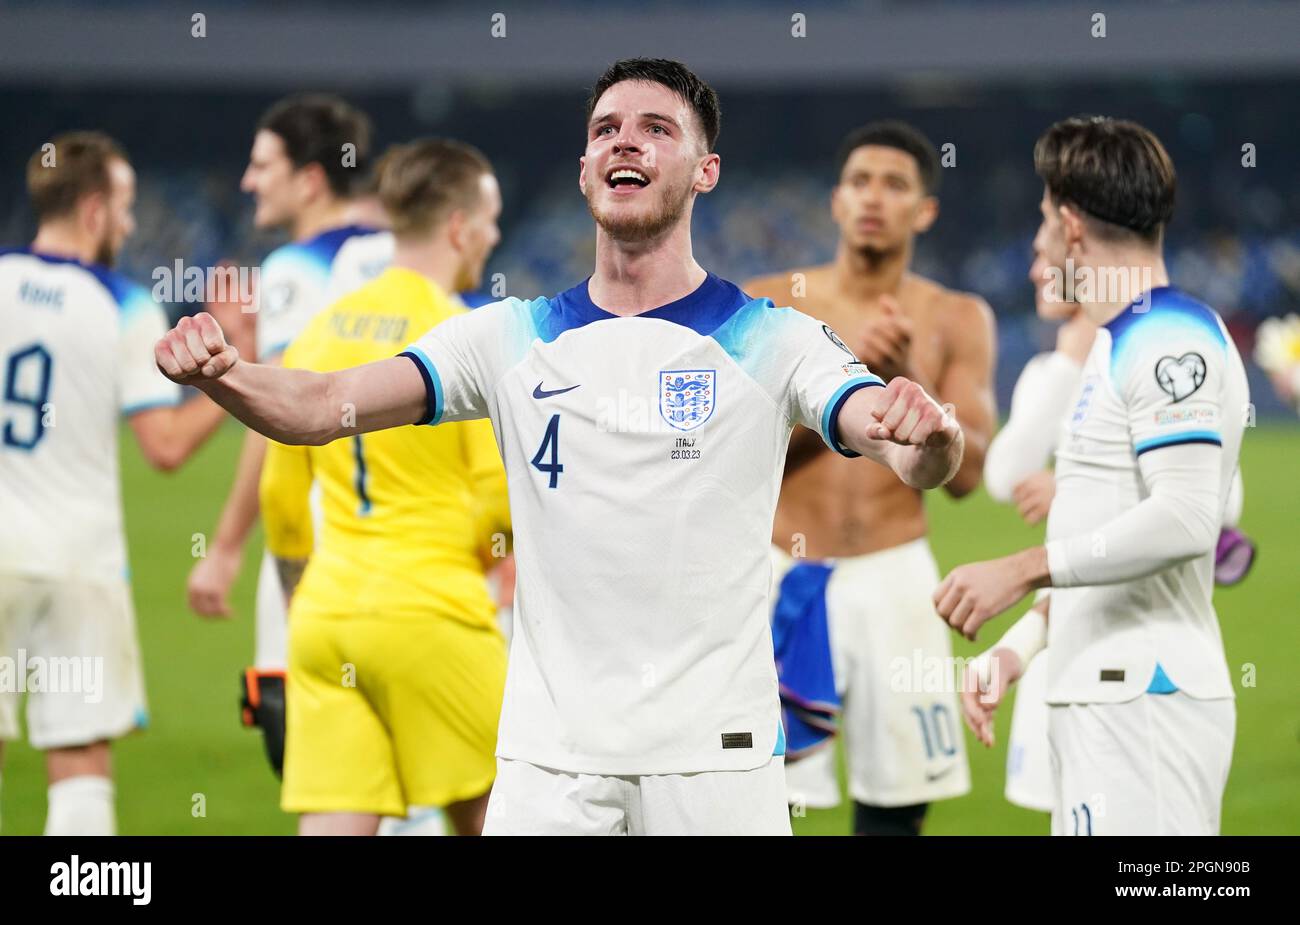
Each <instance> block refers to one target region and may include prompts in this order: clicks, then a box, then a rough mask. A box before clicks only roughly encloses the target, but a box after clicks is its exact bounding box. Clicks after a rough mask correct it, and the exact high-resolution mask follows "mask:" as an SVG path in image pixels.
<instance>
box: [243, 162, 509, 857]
mask: <svg viewBox="0 0 1300 925" xmlns="http://www.w3.org/2000/svg"><path fill="white" fill-rule="evenodd" d="M378 179H379V193H380V197H381V199H382V201H383V205H384V207H385V211H386V212H387V214H388V215H389V216H390V218H391V221H392V224H393V231H394V235H395V239H396V249H395V251H394V254H393V260H392V265H391V266H390V267H389V268H388V269H387V270H385V271H384V272H383V274H382V275H381V276H380V277H379V278H378V279H376V280H374V281H372V282H370V283H368V284H366V285H364V286H363V287H362V288H360V289H358V290H356V291H355V292H353V293H352V294H350V295H348V296H345V297H344V298H343V299H342V300H340V301H338V302H336V303H335V304H334V305H332V306H330V307H329V308H328V309H326V310H325V311H324V312H322V313H321V314H319V315H317V316H316V317H315V318H314V319H312V320H311V321H310V322H309V323H308V325H307V328H306V329H305V330H304V331H303V333H302V334H301V335H299V336H298V337H297V338H296V339H295V340H294V342H293V343H292V345H291V346H290V347H289V349H288V350H286V351H285V354H284V364H285V366H288V367H300V368H307V369H314V370H319V371H329V370H335V369H343V368H347V367H350V366H357V365H360V364H362V363H368V362H371V361H374V360H379V359H387V358H389V357H391V356H393V354H394V353H395V352H397V351H399V350H401V348H402V347H404V346H405V345H406V344H407V343H408V342H409V341H410V340H411V338H412V337H413V335H416V334H419V333H423V332H424V331H427V330H429V329H430V328H432V327H434V326H435V325H437V324H440V323H441V322H443V321H445V320H447V319H448V318H451V317H454V316H455V315H457V314H462V313H464V312H466V311H467V309H466V308H465V307H464V305H462V304H461V303H460V302H459V300H458V299H457V298H456V296H455V293H457V292H459V291H463V290H468V289H473V288H475V287H476V286H477V285H478V284H479V281H480V279H481V278H482V275H483V267H484V265H485V263H486V261H487V258H488V255H489V254H490V253H491V251H492V249H493V247H495V246H496V244H497V241H498V240H499V239H500V234H499V232H498V230H497V220H498V217H499V215H500V212H501V195H500V192H499V189H498V187H497V182H496V179H495V177H494V176H493V174H492V169H491V166H490V165H489V164H488V162H487V160H486V159H485V158H484V157H483V155H482V154H480V153H479V152H478V151H476V150H475V149H473V148H471V147H469V146H468V145H464V144H461V143H458V142H454V141H442V140H425V141H417V142H411V143H410V144H404V145H399V146H397V147H395V148H394V149H393V150H391V151H390V152H389V153H388V154H386V155H385V157H384V158H383V161H382V162H381V164H380V167H379V173H378ZM340 413H341V414H342V413H345V412H343V411H341V412H340ZM313 480H315V482H316V483H317V484H319V486H320V488H321V491H322V495H323V506H324V523H323V529H322V533H321V536H320V538H319V540H318V541H316V542H315V543H313V535H312V526H313V525H312V517H311V513H310V510H309V505H308V494H309V491H310V489H311V485H312V482H313ZM261 495H262V511H263V520H264V523H265V527H266V534H267V548H268V549H269V550H270V552H271V553H272V554H273V555H274V556H275V561H276V564H277V567H278V569H279V574H280V581H281V583H282V584H283V586H284V588H285V590H286V594H289V595H292V601H293V603H292V607H291V613H292V620H291V630H290V635H289V672H288V677H287V691H288V704H289V710H288V737H287V741H286V752H285V767H284V788H283V796H282V806H283V808H284V809H285V811H287V812H294V813H302V814H303V815H302V817H301V819H300V822H299V832H300V833H301V834H304V835H325V834H329V835H344V834H351V835H360V834H365V835H373V834H375V832H376V831H377V828H378V825H379V821H380V817H381V816H383V817H401V816H405V815H406V814H407V808H408V806H426V807H446V811H447V815H448V817H449V818H450V820H451V822H452V824H453V826H454V827H455V830H456V831H457V832H458V833H460V834H474V835H477V834H478V833H479V832H480V831H481V830H482V827H483V814H484V810H485V809H486V806H487V796H488V791H489V789H490V787H491V783H492V779H493V777H494V776H495V773H496V763H495V751H496V731H497V721H498V719H499V716H500V710H501V697H502V692H503V690H504V686H505V670H506V648H505V641H504V639H503V637H502V635H501V631H500V630H499V629H498V627H497V625H496V611H495V607H494V605H493V602H492V599H491V596H490V594H489V593H488V589H487V582H486V579H485V577H484V571H485V567H486V564H487V562H488V561H490V557H489V547H490V545H492V542H493V540H492V538H493V537H494V536H495V537H498V538H499V539H500V538H504V536H505V535H506V533H507V532H508V531H509V528H510V524H509V516H510V515H509V504H508V499H507V496H506V477H505V468H504V466H503V464H502V462H501V455H500V453H499V451H498V450H497V446H496V441H495V438H494V436H493V432H492V425H491V423H490V422H488V421H486V420H480V421H469V422H465V423H461V424H454V425H452V426H450V427H438V428H426V427H415V426H410V427H402V428H397V429H394V430H388V431H383V432H379V433H373V434H366V435H364V436H361V435H357V436H354V437H352V438H351V439H349V440H339V441H335V442H334V443H331V444H328V445H326V446H323V447H315V448H311V449H308V448H306V447H288V446H284V445H281V444H278V443H272V444H270V446H269V448H268V453H267V458H266V464H265V467H264V470H263V473H262V484H261ZM503 551H504V550H501V551H500V552H503ZM308 560H310V561H309V562H308ZM304 566H305V567H306V570H305V572H304ZM299 576H301V582H299ZM295 588H296V590H295ZM344 666H346V667H344ZM349 671H350V672H352V676H351V679H350V680H349V679H348V678H347V677H342V676H341V672H349ZM341 682H342V683H341Z"/></svg>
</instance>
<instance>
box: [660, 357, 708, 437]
mask: <svg viewBox="0 0 1300 925" xmlns="http://www.w3.org/2000/svg"><path fill="white" fill-rule="evenodd" d="M717 380H718V373H717V370H713V369H664V370H660V371H659V413H660V414H662V415H663V418H664V420H665V421H667V422H668V423H669V424H671V425H672V426H673V427H675V428H677V429H678V430H694V429H695V428H697V427H699V426H700V425H701V424H703V423H704V422H705V421H707V420H708V419H709V418H710V417H712V415H713V407H714V404H715V402H716V396H717V385H718V382H717Z"/></svg>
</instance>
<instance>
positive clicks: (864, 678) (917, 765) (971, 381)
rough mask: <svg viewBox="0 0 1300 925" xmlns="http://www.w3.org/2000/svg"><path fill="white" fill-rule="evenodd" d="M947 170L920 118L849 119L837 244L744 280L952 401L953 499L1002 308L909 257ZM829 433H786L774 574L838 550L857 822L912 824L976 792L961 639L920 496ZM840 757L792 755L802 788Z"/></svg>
mask: <svg viewBox="0 0 1300 925" xmlns="http://www.w3.org/2000/svg"><path fill="white" fill-rule="evenodd" d="M940 170H941V168H940V162H939V157H938V154H937V153H936V152H935V150H934V147H933V146H932V145H931V144H930V142H929V141H927V140H926V139H925V137H924V136H923V135H921V134H920V133H919V132H918V131H917V130H915V129H914V128H912V127H911V126H908V125H905V124H902V123H898V122H877V123H873V124H871V125H867V126H865V127H863V128H860V129H857V130H855V131H854V132H852V133H851V134H850V135H849V136H848V137H847V138H846V139H845V141H844V144H843V145H842V147H841V150H840V156H839V174H838V182H837V185H836V186H835V188H834V190H833V191H832V193H831V215H832V217H833V218H834V220H835V222H836V224H837V225H838V226H839V228H840V242H839V247H838V249H837V252H836V255H835V259H834V260H833V261H832V262H831V263H828V264H825V265H823V266H817V267H811V268H806V269H801V270H795V271H791V272H789V273H781V274H776V275H773V276H767V277H763V278H761V279H757V280H752V281H750V282H749V283H748V284H747V285H746V286H745V287H744V288H745V291H746V292H748V293H750V294H751V295H753V296H754V297H760V296H767V297H770V298H771V299H773V300H774V301H775V302H776V303H777V304H779V305H793V306H794V307H795V308H798V309H799V310H800V311H803V312H806V313H807V314H810V315H812V316H813V317H815V318H818V319H820V320H821V321H823V322H824V323H826V324H827V325H829V326H830V327H831V328H832V329H834V330H836V331H839V332H841V333H842V334H843V335H844V338H845V340H846V341H847V342H848V346H849V348H851V349H852V351H853V352H854V353H855V354H856V355H857V357H858V359H860V360H861V361H862V362H864V363H866V364H867V365H868V367H869V368H871V369H872V370H874V371H876V372H877V373H878V374H879V375H881V376H882V377H883V378H884V379H885V380H886V381H888V380H889V379H891V378H893V377H894V376H904V377H907V378H909V379H913V380H915V381H917V382H919V383H921V384H922V386H923V387H924V388H925V389H926V390H927V391H928V392H929V393H930V394H932V395H935V396H937V398H938V400H939V401H941V402H945V403H951V404H952V405H953V406H954V407H955V411H956V415H957V417H958V419H959V421H960V423H961V426H962V429H963V430H964V432H965V435H966V456H965V459H964V461H963V462H962V465H961V468H960V470H959V471H958V472H957V474H956V476H955V477H954V478H953V479H952V481H950V482H949V483H948V484H947V490H948V492H949V493H950V494H952V495H953V496H954V497H958V498H959V497H962V496H964V495H966V494H968V493H970V492H971V491H972V490H974V489H975V487H976V486H977V485H978V484H979V481H980V474H981V471H982V469H983V466H984V451H985V449H986V447H987V446H988V442H989V439H990V437H991V434H992V431H993V426H994V417H995V404H994V398H993V392H992V376H993V367H994V354H995V347H994V344H995V339H994V321H993V314H992V312H991V311H990V309H989V307H988V305H987V304H986V303H985V302H984V301H983V300H982V299H980V298H979V297H977V296H973V295H969V294H966V293H959V292H954V291H952V290H949V289H945V288H944V287H942V286H940V285H938V284H937V283H935V282H932V281H931V280H928V279H925V278H923V277H920V276H917V275H915V274H914V273H912V272H910V271H909V269H908V267H909V265H910V263H911V260H912V251H913V244H914V240H915V237H916V236H917V235H918V234H921V233H923V232H925V231H926V230H927V229H928V228H929V227H930V225H932V224H933V223H934V220H935V218H936V217H937V215H938V211H939V204H938V200H937V199H936V198H935V194H936V192H937V191H938V186H939V174H940ZM847 361H848V360H847V357H846V362H847ZM820 443H821V441H820V440H819V439H818V438H817V436H816V434H814V433H813V432H812V431H809V430H805V429H804V428H796V429H795V433H794V435H793V437H792V438H791V441H790V451H789V456H788V460H787V464H786V473H785V481H784V483H783V486H782V490H781V499H780V503H779V504H778V507H777V512H776V521H775V527H774V530H773V544H774V556H775V558H776V559H777V560H778V565H777V568H776V580H777V581H778V582H779V581H781V579H782V577H783V575H785V576H786V577H788V578H792V579H795V581H796V583H797V581H798V578H799V576H798V574H797V573H796V574H794V575H790V574H789V571H790V569H791V567H792V566H793V565H794V564H795V561H794V560H795V559H800V558H803V557H805V556H806V557H808V558H809V559H814V560H819V559H834V560H836V561H835V562H834V568H833V570H832V571H831V572H830V578H829V581H826V584H825V592H824V593H825V598H824V600H825V607H824V609H820V610H818V611H817V612H818V613H824V614H825V615H826V616H825V617H824V619H825V621H826V624H827V630H828V632H829V639H830V652H831V663H832V665H833V668H834V671H833V674H834V679H835V680H834V685H835V688H836V691H837V693H838V694H839V696H840V698H842V701H843V704H842V720H841V723H842V728H843V729H844V738H845V749H846V757H847V764H848V775H849V791H850V795H851V796H852V798H853V800H854V831H855V832H856V833H858V834H919V833H920V830H921V823H922V821H923V819H924V817H925V812H926V809H927V807H928V804H929V803H930V802H931V801H933V800H939V799H946V798H950V797H956V796H961V795H962V794H964V793H966V792H967V791H968V790H969V789H970V771H969V768H968V766H967V763H966V754H965V748H964V746H963V742H962V737H961V729H960V722H959V720H958V713H957V698H956V695H955V693H954V691H953V685H952V683H951V682H949V681H948V679H949V676H950V675H951V674H952V671H951V668H950V665H951V663H950V662H948V661H943V662H936V661H935V660H936V659H947V658H949V657H950V656H951V654H952V648H951V643H950V641H949V639H948V638H947V637H946V636H945V634H944V633H943V632H941V630H942V629H943V626H942V625H940V626H939V627H938V630H936V628H935V627H934V626H933V625H932V624H934V623H935V622H936V621H935V620H934V614H933V609H934V608H933V603H932V601H931V600H930V594H931V593H932V592H933V590H934V588H935V587H936V586H937V584H938V580H939V576H938V572H937V570H936V567H935V562H934V559H933V557H932V555H931V553H930V547H929V543H928V541H927V540H926V517H925V509H924V506H923V505H922V502H921V493H920V492H919V491H915V490H913V489H911V488H908V487H907V486H905V485H903V484H902V483H900V482H899V481H898V480H897V479H891V478H890V477H889V475H890V474H889V473H888V472H884V471H881V472H876V471H875V470H872V471H867V470H866V469H863V468H861V467H859V466H854V465H853V464H852V462H851V461H850V460H848V459H845V458H843V457H842V456H840V455H838V454H836V453H834V452H831V451H829V450H826V449H825V448H824V446H822V445H820ZM821 572H822V574H823V575H824V574H825V570H824V568H822V570H821ZM899 579H904V580H902V581H900V580H899ZM823 580H824V579H823ZM790 587H792V586H791V585H790V584H788V583H787V584H786V585H785V590H787V591H788V590H789V589H790ZM917 668H920V669H921V670H920V673H919V674H918V672H917V670H916V669H917ZM936 679H941V680H942V682H943V683H941V684H940V683H935V682H936ZM936 688H940V689H936ZM791 744H792V745H793V744H794V743H793V742H792V743H791ZM833 759H834V749H832V748H820V749H818V750H816V751H813V752H811V753H810V754H808V755H807V756H806V757H804V758H802V760H798V761H794V762H792V763H790V764H788V765H787V768H786V775H787V780H788V787H789V795H790V799H791V802H792V803H796V804H801V805H804V806H813V807H826V806H835V805H838V803H839V801H840V794H839V789H838V786H837V784H836V779H835V770H834V760H833Z"/></svg>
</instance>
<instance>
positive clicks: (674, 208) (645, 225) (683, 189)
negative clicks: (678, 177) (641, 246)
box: [586, 181, 691, 244]
mask: <svg viewBox="0 0 1300 925" xmlns="http://www.w3.org/2000/svg"><path fill="white" fill-rule="evenodd" d="M602 182H603V181H602ZM690 197H691V185H690V183H689V182H687V181H683V182H682V183H681V185H680V186H677V187H673V186H669V187H666V188H665V190H664V194H663V196H662V197H660V199H659V202H658V207H657V208H655V209H653V210H652V211H651V212H650V213H649V214H641V215H634V216H626V217H624V216H617V217H616V216H613V215H608V214H605V213H602V212H601V211H600V210H599V209H598V208H597V206H596V202H595V195H594V194H593V193H590V192H588V193H586V200H587V210H588V211H589V212H591V217H592V218H594V219H595V220H596V224H597V225H599V226H600V228H601V229H602V230H603V231H604V232H605V233H606V234H607V235H609V236H610V237H611V238H613V239H614V240H615V241H621V242H623V243H625V244H637V243H641V242H643V241H650V240H653V239H655V238H657V237H659V236H660V235H662V234H663V233H664V232H665V231H667V230H668V229H670V228H672V227H673V226H674V225H676V224H677V222H678V221H679V220H680V219H681V217H682V215H683V214H685V212H686V206H687V203H689V202H690Z"/></svg>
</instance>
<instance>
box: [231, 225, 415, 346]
mask: <svg viewBox="0 0 1300 925" xmlns="http://www.w3.org/2000/svg"><path fill="white" fill-rule="evenodd" d="M391 260H392V235H391V234H389V233H388V232H386V231H376V230H375V229H373V228H367V227H364V226H362V225H346V226H344V227H342V228H331V229H330V230H328V231H323V232H321V233H320V234H318V235H316V236H315V237H313V238H308V239H307V240H306V241H294V242H292V243H290V244H284V245H282V246H280V247H277V248H276V249H275V250H273V251H271V253H269V254H267V255H266V259H265V260H263V261H262V272H261V280H260V283H259V290H258V307H257V355H258V358H259V359H262V360H265V359H267V358H268V357H275V356H278V355H279V354H281V353H283V352H284V348H285V347H287V346H289V342H290V341H292V340H293V339H294V338H295V337H297V336H298V335H299V334H300V333H301V332H302V330H303V328H305V327H307V322H309V321H311V319H312V318H314V317H316V315H317V313H318V312H320V311H321V310H322V309H324V308H326V307H327V306H328V305H330V304H331V303H332V302H334V301H335V300H336V299H337V298H338V297H339V296H342V295H346V294H347V293H348V292H351V291H352V290H353V289H355V288H357V287H358V286H360V285H361V284H363V283H366V282H369V281H370V280H371V279H373V278H374V277H375V276H378V275H379V273H380V272H382V271H383V270H384V268H385V267H387V266H388V263H389V262H390V261H391Z"/></svg>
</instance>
